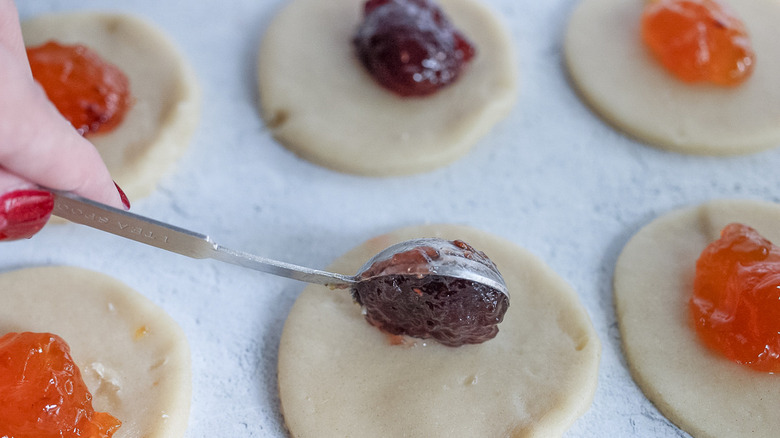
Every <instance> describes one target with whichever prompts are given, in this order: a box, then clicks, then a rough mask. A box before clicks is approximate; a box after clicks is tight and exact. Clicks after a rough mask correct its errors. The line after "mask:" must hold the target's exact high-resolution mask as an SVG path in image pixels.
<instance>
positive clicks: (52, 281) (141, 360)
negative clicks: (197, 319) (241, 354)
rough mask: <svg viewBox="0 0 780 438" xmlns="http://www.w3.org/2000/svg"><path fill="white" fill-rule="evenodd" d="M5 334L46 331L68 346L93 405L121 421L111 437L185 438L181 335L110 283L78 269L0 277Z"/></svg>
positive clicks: (187, 378) (187, 386) (185, 354)
mask: <svg viewBox="0 0 780 438" xmlns="http://www.w3.org/2000/svg"><path fill="white" fill-rule="evenodd" d="M0 302H2V303H3V305H2V306H0V334H5V333H8V332H23V331H32V332H49V333H54V334H56V335H59V336H61V337H62V338H63V339H64V340H65V342H67V343H68V345H70V348H71V354H72V356H73V359H74V361H75V362H76V365H78V367H79V369H80V370H81V374H82V376H83V378H84V382H85V383H86V384H87V387H88V388H89V390H90V392H91V393H92V396H93V406H94V408H95V410H97V411H100V412H108V413H110V414H111V415H113V416H114V417H117V418H118V419H119V420H121V421H122V427H120V428H119V430H118V431H117V432H116V433H115V434H114V438H130V437H141V436H142V437H145V438H169V437H181V436H184V432H185V430H186V428H187V421H188V418H189V409H190V399H191V392H192V389H191V380H192V372H191V367H190V350H189V346H188V344H187V339H186V338H185V336H184V333H183V332H182V330H181V328H180V327H179V326H178V325H177V324H176V322H175V321H173V319H171V317H170V316H169V315H168V314H167V313H165V311H163V310H162V309H160V308H159V307H157V306H156V305H155V304H153V303H152V302H151V301H149V300H148V299H146V298H145V297H144V296H142V295H141V294H139V293H138V292H136V291H134V290H132V289H130V288H128V287H127V286H126V285H124V284H122V283H120V282H119V281H117V280H115V279H114V278H112V277H108V276H106V275H104V274H100V273H97V272H93V271H89V270H85V269H80V268H73V267H39V268H28V269H22V270H17V271H11V272H6V273H3V274H0Z"/></svg>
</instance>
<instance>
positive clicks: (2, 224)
mask: <svg viewBox="0 0 780 438" xmlns="http://www.w3.org/2000/svg"><path fill="white" fill-rule="evenodd" d="M53 209H54V195H52V194H51V193H49V192H47V191H43V190H16V191H13V192H8V193H6V194H4V195H2V196H0V241H9V240H18V239H27V238H30V237H32V236H33V235H34V234H35V233H37V232H38V231H40V230H41V228H43V226H44V225H46V222H48V221H49V217H50V216H51V211H52V210H53Z"/></svg>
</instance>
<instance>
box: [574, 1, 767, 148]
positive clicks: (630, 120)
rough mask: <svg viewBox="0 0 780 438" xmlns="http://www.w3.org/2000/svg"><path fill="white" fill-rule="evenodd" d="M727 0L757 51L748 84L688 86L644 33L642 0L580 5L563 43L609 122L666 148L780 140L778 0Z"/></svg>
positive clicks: (586, 93)
mask: <svg viewBox="0 0 780 438" xmlns="http://www.w3.org/2000/svg"><path fill="white" fill-rule="evenodd" d="M724 2H725V3H726V4H727V5H728V6H729V7H731V8H732V9H733V10H734V11H735V12H736V14H737V15H738V16H739V17H740V18H741V19H742V20H743V22H744V23H745V26H746V27H747V30H748V33H749V35H750V37H751V40H752V43H753V49H754V51H755V52H756V65H755V70H754V71H753V75H752V77H750V78H749V79H748V80H747V81H746V82H745V83H743V84H742V85H740V86H738V87H736V88H723V87H716V86H714V85H704V84H696V85H688V84H686V83H684V82H682V81H679V80H677V79H676V78H674V77H673V76H672V75H671V74H670V73H668V72H667V71H666V70H664V69H663V67H662V66H660V64H658V63H657V62H656V61H655V60H654V59H652V57H651V55H650V54H649V51H648V50H647V49H646V48H645V46H644V44H643V43H642V41H641V39H640V35H639V26H640V23H639V20H640V16H641V14H642V8H643V6H644V5H645V2H644V1H642V0H582V1H581V3H580V4H579V5H577V7H576V8H575V10H574V12H573V14H572V16H571V19H570V22H569V26H568V30H567V32H566V37H565V43H564V50H565V57H566V65H567V67H568V69H569V73H570V76H571V80H572V82H573V84H574V85H575V86H576V88H577V89H578V90H579V92H580V94H581V95H582V96H583V97H584V99H585V100H586V101H587V102H588V103H589V104H590V105H591V107H592V108H593V109H594V110H595V111H596V112H597V113H598V114H599V115H601V116H602V117H603V118H604V119H605V120H606V121H607V122H609V123H611V124H613V125H614V126H616V127H617V128H619V129H621V130H623V131H625V132H626V133H628V134H630V135H632V136H635V137H637V138H639V139H640V140H643V141H646V142H648V143H650V144H653V145H655V146H659V147H661V148H664V149H669V150H671V151H675V152H683V153H689V154H706V155H731V154H746V153H750V152H756V151H759V150H763V149H768V148H772V147H776V146H780V81H778V80H777V78H778V77H780V51H778V50H777V37H778V32H777V23H780V2H778V1H777V0H724Z"/></svg>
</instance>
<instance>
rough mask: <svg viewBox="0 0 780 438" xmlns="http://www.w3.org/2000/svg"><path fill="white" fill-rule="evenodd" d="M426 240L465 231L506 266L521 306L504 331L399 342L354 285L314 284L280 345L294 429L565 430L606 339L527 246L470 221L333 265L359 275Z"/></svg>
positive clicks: (312, 433)
mask: <svg viewBox="0 0 780 438" xmlns="http://www.w3.org/2000/svg"><path fill="white" fill-rule="evenodd" d="M415 237H442V238H446V239H450V240H453V239H456V238H457V239H463V240H464V241H466V242H468V243H469V244H471V245H473V246H474V247H475V248H477V249H479V250H481V251H484V252H485V253H486V254H487V255H488V257H490V258H491V260H493V261H494V262H495V263H496V265H497V266H498V268H499V270H500V271H501V272H502V274H503V276H504V279H505V280H506V283H507V286H508V287H509V292H510V300H511V305H510V307H509V310H508V311H507V313H506V315H505V318H504V321H503V322H502V323H501V324H500V325H499V333H498V335H497V336H496V338H494V339H492V340H490V341H487V342H485V343H482V344H478V345H465V346H461V347H457V348H453V347H446V346H443V345H441V344H438V343H436V342H435V341H423V340H420V339H416V340H413V339H412V338H408V339H407V341H408V342H409V343H410V344H407V345H391V344H390V342H389V338H388V336H387V335H386V334H384V333H382V332H380V331H379V330H378V329H376V328H375V327H373V326H370V325H369V324H368V323H367V322H366V321H365V319H364V318H363V315H362V314H361V310H360V307H359V306H358V305H357V304H354V303H353V302H352V299H351V297H350V294H349V293H348V292H347V291H344V290H329V289H328V288H326V287H324V286H316V285H313V286H309V287H307V288H306V289H305V290H304V291H303V293H302V294H301V296H300V297H299V298H298V300H297V301H296V303H295V305H294V306H293V308H292V310H291V311H290V315H289V316H288V318H287V322H286V323H285V326H284V331H283V333H282V339H281V345H280V347H279V370H278V372H279V393H280V398H281V403H282V410H283V413H284V418H285V422H286V424H287V426H288V428H289V430H290V433H291V434H292V436H294V437H297V438H303V437H345V436H354V437H357V436H360V437H363V436H366V437H369V436H370V437H382V436H385V437H392V436H404V437H425V438H430V437H447V438H453V437H469V438H472V437H485V438H490V437H510V436H511V437H519V436H523V437H526V436H541V437H550V436H560V435H561V434H563V432H564V431H565V430H566V429H567V428H568V427H569V426H570V425H571V424H572V423H573V422H574V420H575V419H576V418H577V417H579V416H580V415H582V414H583V413H584V412H585V411H586V410H587V409H588V408H589V407H590V404H591V401H592V398H593V394H594V391H595V388H596V380H597V373H598V364H599V356H600V351H601V347H600V343H599V340H598V338H597V335H596V333H595V331H594V329H593V326H592V325H591V322H590V319H589V318H588V316H587V314H586V312H585V310H584V309H583V308H582V306H581V304H580V303H579V301H578V298H577V295H576V294H575V292H574V291H573V290H572V289H571V287H570V286H569V285H568V284H566V283H565V282H564V281H563V280H562V279H561V278H560V277H558V276H557V275H556V274H555V273H554V272H552V271H551V270H550V268H548V267H547V266H546V265H544V264H543V263H542V262H541V261H539V260H538V259H537V258H535V257H534V256H533V255H531V254H530V253H528V252H526V251H525V250H523V249H521V248H519V247H517V246H514V245H512V244H510V243H508V242H506V241H504V240H502V239H499V238H497V237H494V236H491V235H488V234H486V233H484V232H480V231H477V230H474V229H471V228H466V227H462V226H453V225H430V226H419V227H411V228H405V229H401V230H398V231H395V232H393V233H391V234H388V235H384V236H380V237H377V238H374V239H372V240H369V241H368V242H366V243H364V244H363V245H361V246H359V247H357V248H356V249H353V250H352V251H350V252H348V253H347V254H346V255H344V256H343V257H341V258H340V259H339V260H337V261H336V262H335V263H334V264H333V265H332V266H331V267H330V269H332V270H334V271H335V272H343V273H354V272H356V271H357V269H358V268H359V267H360V266H361V265H362V264H363V263H364V262H365V261H366V260H368V259H369V257H371V256H373V255H374V254H376V253H377V252H379V251H380V250H382V249H384V248H386V247H388V246H390V245H391V244H393V243H396V242H399V241H402V240H406V239H410V238H415Z"/></svg>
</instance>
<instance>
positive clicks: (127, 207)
mask: <svg viewBox="0 0 780 438" xmlns="http://www.w3.org/2000/svg"><path fill="white" fill-rule="evenodd" d="M114 186H115V187H116V190H117V191H118V192H119V198H120V199H121V200H122V205H124V206H125V210H130V200H129V199H127V195H125V192H123V191H122V189H121V188H120V187H119V184H117V183H116V181H114Z"/></svg>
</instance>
